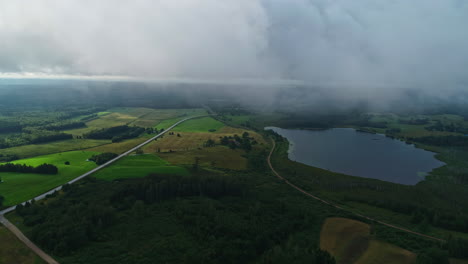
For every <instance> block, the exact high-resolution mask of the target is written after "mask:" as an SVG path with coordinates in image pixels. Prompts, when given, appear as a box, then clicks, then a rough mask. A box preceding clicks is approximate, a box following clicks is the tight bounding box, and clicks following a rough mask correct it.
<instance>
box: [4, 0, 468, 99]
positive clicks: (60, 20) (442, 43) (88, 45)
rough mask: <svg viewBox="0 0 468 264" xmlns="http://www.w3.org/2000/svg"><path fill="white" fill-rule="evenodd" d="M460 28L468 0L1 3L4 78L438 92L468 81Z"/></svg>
mask: <svg viewBox="0 0 468 264" xmlns="http://www.w3.org/2000/svg"><path fill="white" fill-rule="evenodd" d="M467 26H468V1H466V0H411V1H408V0H134V1H123V0H100V1H92V0H66V1H57V0H54V1H52V0H42V1H32V0H29V1H27V0H0V77H1V76H3V77H12V76H13V77H18V76H19V77H22V76H23V77H31V76H32V77H35V76H46V77H47V76H52V77H53V76H55V77H70V76H86V77H89V76H91V77H96V78H120V77H124V78H127V77H128V78H147V79H191V80H212V81H213V80H219V81H223V80H225V81H227V80H268V81H273V82H274V81H275V80H278V81H283V82H284V81H286V82H287V81H291V82H299V83H306V84H312V85H322V86H327V87H331V88H330V89H337V91H339V92H344V94H346V95H347V96H349V95H350V94H353V93H358V94H359V93H360V94H374V93H378V94H381V95H383V96H386V94H387V93H390V92H391V91H395V90H398V88H399V87H405V88H406V87H419V88H421V87H423V88H421V89H427V90H430V91H432V92H440V93H441V94H443V93H446V91H452V92H454V91H457V90H458V89H463V88H464V87H466V86H468V29H467ZM336 87H339V88H336ZM389 87H390V88H389ZM343 89H345V90H343Z"/></svg>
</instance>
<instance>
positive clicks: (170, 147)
mask: <svg viewBox="0 0 468 264" xmlns="http://www.w3.org/2000/svg"><path fill="white" fill-rule="evenodd" d="M245 131H246V130H243V129H238V128H232V127H227V126H224V127H223V128H221V129H220V130H219V131H218V132H216V133H212V132H199V133H194V132H175V133H174V135H169V134H166V135H164V137H163V138H159V139H158V140H156V141H154V142H152V143H150V144H148V145H146V146H145V147H143V151H144V152H145V153H155V154H157V155H158V156H160V157H162V158H163V159H165V160H167V161H168V162H170V163H172V164H178V165H192V164H194V162H195V159H198V162H199V165H201V166H206V167H213V168H226V169H233V170H244V169H246V168H247V159H246V158H245V155H246V154H247V153H246V152H245V151H244V150H242V149H230V148H228V147H227V146H222V145H219V144H220V138H221V137H224V136H226V137H231V136H234V135H236V134H237V135H242V133H244V132H245ZM249 134H250V136H251V137H253V138H254V139H255V140H256V141H257V142H258V146H263V145H264V144H265V141H264V139H263V138H262V136H260V135H259V134H257V133H255V132H252V131H249ZM210 139H211V140H213V141H214V142H215V143H216V145H215V146H211V147H208V146H205V143H206V142H207V141H208V140H210Z"/></svg>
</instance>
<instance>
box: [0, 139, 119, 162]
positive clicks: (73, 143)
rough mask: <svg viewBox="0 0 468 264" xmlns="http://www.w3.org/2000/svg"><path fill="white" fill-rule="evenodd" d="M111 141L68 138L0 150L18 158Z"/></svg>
mask: <svg viewBox="0 0 468 264" xmlns="http://www.w3.org/2000/svg"><path fill="white" fill-rule="evenodd" d="M109 143H111V141H110V140H106V139H70V140H61V141H54V142H49V143H44V144H30V145H24V146H18V147H12V148H5V149H2V150H1V153H2V154H4V155H18V157H19V158H29V157H35V156H41V155H47V154H53V153H59V152H66V151H73V150H81V149H87V148H92V147H96V146H101V145H106V144H109Z"/></svg>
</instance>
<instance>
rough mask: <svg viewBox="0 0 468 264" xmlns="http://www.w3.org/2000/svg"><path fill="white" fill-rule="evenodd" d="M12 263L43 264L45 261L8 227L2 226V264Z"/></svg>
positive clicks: (0, 252) (0, 243) (0, 261)
mask: <svg viewBox="0 0 468 264" xmlns="http://www.w3.org/2000/svg"><path fill="white" fill-rule="evenodd" d="M10 263H18V264H42V263H45V262H44V261H43V260H42V259H41V258H40V257H39V256H37V255H36V254H34V252H32V251H31V250H30V249H29V248H28V247H26V246H25V245H24V244H23V242H21V241H20V240H19V239H18V238H16V236H15V235H13V234H12V233H11V232H10V231H9V230H8V229H6V228H5V227H3V226H0V264H10Z"/></svg>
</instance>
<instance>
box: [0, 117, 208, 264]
mask: <svg viewBox="0 0 468 264" xmlns="http://www.w3.org/2000/svg"><path fill="white" fill-rule="evenodd" d="M207 116H212V115H201V116H192V117H187V118H184V119H182V120H180V121H177V122H176V123H175V124H173V125H172V126H170V127H168V128H167V129H165V130H164V131H162V132H161V133H159V134H157V135H156V136H154V137H151V138H150V139H148V140H146V141H145V142H143V143H141V144H138V145H137V146H135V147H133V148H131V149H130V150H127V151H126V152H124V153H122V154H120V155H119V156H117V157H116V158H114V159H112V160H110V161H108V162H106V163H104V164H102V165H100V166H98V167H96V168H94V169H92V170H90V171H88V172H86V173H84V174H82V175H80V176H78V177H76V178H74V179H72V180H70V181H68V182H67V183H65V184H72V183H75V182H77V181H79V180H81V179H83V178H85V177H87V176H89V175H91V174H93V173H95V172H96V171H98V170H101V169H103V168H105V167H107V166H109V165H111V164H112V163H114V162H116V161H117V160H119V159H121V158H123V157H125V156H127V155H128V154H130V153H132V152H134V151H136V150H137V149H139V148H141V147H143V146H145V145H147V144H149V143H151V142H152V141H154V140H155V139H157V138H159V137H161V136H163V135H164V134H165V133H166V132H168V131H170V130H171V129H173V128H174V127H176V126H177V125H179V124H181V123H183V122H185V121H187V120H191V119H197V118H203V117H207ZM62 186H63V184H62V185H61V186H58V187H56V188H54V189H52V190H50V191H48V192H45V193H43V194H41V195H38V196H36V197H34V198H32V199H31V200H36V201H37V200H41V199H44V198H45V197H47V195H50V194H53V193H54V192H56V191H60V190H61V189H62ZM28 201H29V200H28ZM26 202H27V201H26ZM26 202H22V203H19V204H23V205H24V204H25V203H26ZM17 205H18V204H17ZM17 205H13V206H10V207H8V208H6V209H4V210H2V211H0V222H1V223H2V224H3V225H4V226H5V227H6V228H7V229H8V230H10V231H11V232H12V233H13V234H14V235H15V236H16V237H18V239H19V240H21V241H22V242H23V243H24V244H25V245H26V246H28V247H29V248H30V249H31V250H32V251H33V252H34V253H36V254H37V255H38V256H39V257H41V258H42V259H43V260H44V261H46V262H47V263H49V264H58V262H57V261H55V260H54V259H53V258H52V257H51V256H50V255H48V254H47V253H45V252H44V251H42V250H41V249H40V248H39V247H38V246H36V245H35V244H34V243H33V242H32V241H31V240H29V239H28V238H27V237H26V236H25V235H24V234H23V233H22V232H21V230H19V229H18V228H17V227H16V226H15V225H13V224H12V223H11V222H10V221H8V219H7V218H6V217H5V214H6V213H9V212H12V211H14V210H15V209H16V206H17Z"/></svg>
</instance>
